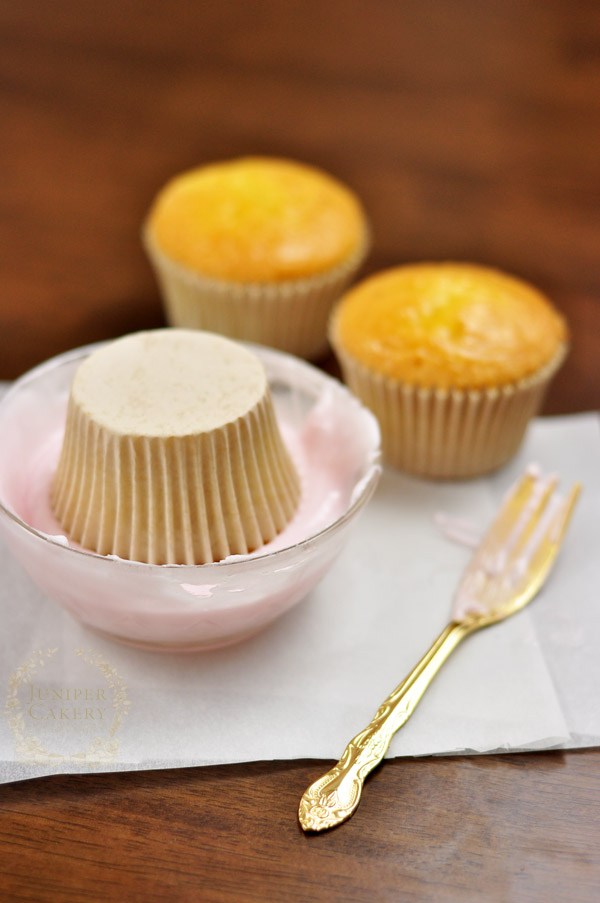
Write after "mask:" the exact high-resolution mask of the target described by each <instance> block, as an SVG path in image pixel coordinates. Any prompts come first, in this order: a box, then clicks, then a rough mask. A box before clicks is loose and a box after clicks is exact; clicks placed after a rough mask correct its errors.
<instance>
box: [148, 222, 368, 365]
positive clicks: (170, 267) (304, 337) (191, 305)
mask: <svg viewBox="0 0 600 903" xmlns="http://www.w3.org/2000/svg"><path fill="white" fill-rule="evenodd" d="M143 241H144V246H145V248H146V252H147V254H148V257H149V258H150V261H151V263H152V265H153V267H154V270H155V273H156V277H157V279H158V282H159V285H160V288H161V293H162V297H163V301H164V304H165V311H166V315H167V320H168V322H169V324H170V325H171V326H183V327H186V328H191V329H205V330H208V331H210V332H218V333H220V334H221V335H226V336H229V337H230V338H234V339H243V340H245V341H248V342H257V343H258V344H260V345H270V346H271V347H272V348H279V349H280V350H281V351H287V352H288V353H289V354H295V355H296V356H297V357H303V358H307V359H308V360H314V359H316V358H318V357H321V356H322V355H323V354H325V353H326V351H327V349H328V343H327V323H328V321H329V316H330V313H331V310H332V308H333V305H334V304H335V302H336V301H337V300H338V299H339V298H340V296H341V295H342V293H343V292H344V290H345V288H346V287H347V285H348V284H349V282H350V280H351V279H352V277H353V276H354V274H355V272H356V271H357V270H358V268H359V267H360V265H361V264H362V262H363V261H364V259H365V257H366V255H367V251H368V248H369V237H368V234H367V233H366V232H365V235H364V237H363V239H362V241H361V242H360V244H359V246H358V247H357V249H356V251H355V252H354V253H353V254H352V256H350V257H349V258H348V260H347V261H345V262H344V263H342V264H340V265H339V266H337V267H335V268H332V269H331V270H329V271H327V272H326V273H322V274H319V275H317V276H311V277H308V278H306V279H296V280H288V281H285V282H273V283H248V284H243V283H234V282H227V281H219V280H216V279H210V278H207V277H203V276H200V275H198V274H196V273H194V272H192V271H191V270H188V269H186V268H185V267H183V266H180V265H179V264H176V263H174V262H173V261H172V260H170V259H169V258H168V257H167V256H166V255H165V254H163V253H162V251H161V250H160V249H159V248H158V247H157V244H156V242H155V241H153V240H152V238H151V237H150V235H149V232H148V231H146V232H145V233H144V235H143Z"/></svg>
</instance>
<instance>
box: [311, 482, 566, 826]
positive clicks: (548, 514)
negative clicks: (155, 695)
mask: <svg viewBox="0 0 600 903" xmlns="http://www.w3.org/2000/svg"><path fill="white" fill-rule="evenodd" d="M557 482H558V480H557V478H556V477H555V476H549V477H545V476H543V475H542V474H541V473H540V472H539V470H538V469H537V468H535V467H531V468H529V470H528V471H527V473H526V474H525V476H524V477H523V478H522V479H521V480H520V481H519V482H518V483H517V485H516V486H515V487H514V489H513V490H512V491H511V492H510V494H509V495H508V496H507V498H506V500H505V502H504V504H503V505H502V507H501V509H500V511H499V513H498V515H497V517H496V519H495V520H494V522H493V523H492V525H491V527H490V528H489V530H488V532H487V533H486V535H485V537H484V538H483V540H482V542H481V545H480V546H479V548H478V549H477V551H476V552H475V554H474V556H473V558H472V559H471V562H470V563H469V565H468V567H467V569H466V571H465V573H464V575H463V578H462V580H461V582H460V585H459V587H458V590H457V593H456V596H455V601H454V607H453V612H452V620H451V621H450V623H449V624H448V626H447V627H446V628H445V630H443V631H442V633H441V634H440V635H439V637H438V638H437V640H436V641H435V642H434V644H433V646H432V647H431V649H429V651H428V652H426V653H425V655H424V656H423V658H422V659H421V661H420V662H419V663H418V665H417V666H416V667H415V668H414V669H413V670H412V671H411V672H410V674H409V675H408V676H407V677H406V678H405V679H404V680H403V681H402V683H401V684H399V685H398V686H397V687H396V689H395V690H393V691H392V693H390V695H389V696H388V698H387V699H386V700H385V702H383V703H382V705H381V706H380V707H379V709H378V710H377V712H376V713H375V717H374V718H373V720H372V721H371V723H370V724H369V725H368V726H367V727H366V728H365V729H364V730H363V731H361V732H360V733H359V734H357V735H356V736H355V737H354V738H353V739H352V740H351V741H350V743H349V744H348V746H347V747H346V749H345V750H344V752H343V754H342V757H341V759H340V760H339V762H338V763H337V765H335V766H334V767H333V768H332V769H331V771H328V772H327V774H324V775H323V776H322V777H320V778H319V779H318V780H316V781H315V782H314V783H313V784H311V785H310V787H308V789H307V790H306V791H305V792H304V794H303V796H302V799H301V801H300V808H299V811H298V818H299V819H300V824H301V826H302V828H303V829H304V830H305V831H324V830H326V829H327V828H333V827H335V826H336V825H339V824H341V823H342V822H343V821H345V820H346V819H347V818H349V817H350V816H351V815H352V813H353V812H354V811H355V810H356V808H357V807H358V804H359V802H360V797H361V792H362V787H363V783H364V780H365V778H366V777H367V775H368V774H369V773H370V772H371V771H372V770H373V769H374V768H375V767H376V766H377V765H378V764H379V763H380V762H381V760H382V759H383V757H384V755H385V753H386V752H387V749H388V747H389V745H390V740H391V739H392V736H393V734H395V732H396V731H397V730H398V728H400V727H402V725H403V724H404V723H405V722H406V721H407V720H408V719H409V718H410V716H411V715H412V713H413V712H414V710H415V708H416V707H417V705H418V703H419V701H420V699H421V697H422V696H423V693H424V692H425V690H426V689H427V687H428V686H429V684H430V683H431V681H432V679H433V678H434V676H435V674H436V673H437V672H438V670H439V669H440V667H441V666H442V664H443V663H444V662H445V660H446V659H447V658H448V656H449V655H450V653H451V652H452V651H453V650H454V649H455V648H456V647H457V646H458V644H459V643H460V642H461V640H463V639H464V638H465V637H466V636H468V635H469V634H470V633H473V631H475V630H479V629H480V628H481V627H488V626H489V625H490V624H496V623H497V622H498V621H503V620H504V619H505V618H508V617H510V615H512V614H514V613H515V612H516V611H519V610H520V609H521V608H523V607H524V606H525V605H527V603H528V602H530V601H531V599H533V597H534V596H535V595H536V593H537V592H538V591H539V589H540V587H541V586H542V584H543V583H544V581H545V579H546V577H547V576H548V573H549V572H550V569H551V567H552V564H553V562H554V559H555V558H556V554H557V552H558V550H559V548H560V545H561V543H562V539H563V536H564V533H565V530H566V528H567V524H568V522H569V519H570V517H571V514H572V512H573V508H574V506H575V502H576V500H577V496H578V495H579V492H580V489H581V486H580V485H579V484H575V485H574V486H573V488H572V489H571V491H570V493H569V495H568V496H567V497H566V498H561V497H560V496H558V494H557V493H556V487H557Z"/></svg>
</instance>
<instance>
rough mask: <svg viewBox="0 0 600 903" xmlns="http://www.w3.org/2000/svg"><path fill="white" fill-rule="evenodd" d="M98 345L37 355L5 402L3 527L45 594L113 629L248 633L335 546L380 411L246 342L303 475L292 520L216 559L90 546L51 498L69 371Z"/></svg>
mask: <svg viewBox="0 0 600 903" xmlns="http://www.w3.org/2000/svg"><path fill="white" fill-rule="evenodd" d="M97 347H100V346H99V345H91V346H87V347H85V348H79V349H76V350H74V351H70V352H68V353H67V354H63V355H60V356H59V357H56V358H53V359H52V360H49V361H47V362H46V363H44V364H41V365H40V366H39V367H36V368H35V369H34V370H31V371H30V372H29V373H27V374H25V376H23V377H21V379H19V380H17V382H16V383H15V384H14V385H13V386H12V388H11V389H10V390H9V391H8V392H7V394H6V395H5V397H4V398H3V399H2V401H1V402H0V435H2V444H1V447H0V532H1V533H2V535H3V536H4V538H5V540H6V542H7V544H8V546H9V548H10V549H11V551H12V553H13V555H14V556H15V558H16V559H17V560H18V561H19V563H20V564H21V566H22V567H23V569H24V570H25V571H26V572H27V573H28V574H29V576H30V577H31V579H32V580H33V581H34V582H35V583H36V584H37V585H38V586H39V587H40V588H41V589H42V590H43V591H44V592H45V593H46V594H47V595H48V596H50V597H51V598H52V599H54V600H55V601H56V602H58V603H59V604H60V605H62V606H63V607H64V608H65V609H67V611H69V612H70V613H71V614H72V615H73V616H74V617H76V618H77V619H78V620H79V621H81V622H82V623H83V624H86V625H87V626H88V627H91V628H93V629H94V630H97V631H100V632H101V633H103V634H104V635H107V636H109V637H111V638H113V639H115V640H119V641H121V642H125V643H130V644H134V645H137V646H143V647H149V648H154V649H163V650H169V651H172V650H174V649H180V650H187V651H192V650H199V649H209V648H215V647H218V646H224V645H228V644H230V643H234V642H237V641H239V640H241V639H243V638H245V637H247V636H250V635H252V634H253V633H256V632H257V631H259V630H261V629H262V628H263V627H265V626H266V625H267V624H269V623H270V622H271V621H273V620H274V619H275V618H277V617H278V616H279V615H281V614H283V612H285V611H287V610H288V609H289V608H291V606H292V605H295V604H296V603H297V602H299V601H300V599H302V598H303V597H304V596H306V594H307V593H308V592H310V590H311V589H312V588H313V587H314V586H315V584H316V583H317V582H318V581H319V580H320V579H321V577H322V576H323V575H324V574H325V572H326V571H327V569H328V568H329V566H330V565H331V563H332V562H333V560H334V558H335V556H336V555H337V554H338V552H339V551H340V550H341V548H342V546H343V543H344V541H345V539H346V536H347V531H348V528H349V527H350V524H351V522H352V521H353V520H354V519H355V518H356V516H357V514H358V513H359V511H360V510H361V509H362V508H363V506H364V505H365V503H366V502H367V501H368V499H369V498H370V496H371V495H372V493H373V490H374V488H375V486H376V484H377V480H378V478H379V473H380V466H379V445H380V435H379V427H378V425H377V421H376V420H375V418H374V417H373V415H372V414H371V413H370V412H369V411H368V410H367V409H366V408H364V407H363V406H362V405H361V404H360V402H358V401H357V399H355V398H354V396H353V395H351V394H350V392H349V391H348V390H347V389H346V388H345V387H344V386H343V385H342V384H341V383H339V382H338V381H337V380H334V379H332V378H331V377H329V376H327V375H326V374H324V373H322V372H321V371H320V370H317V369H316V368H314V367H312V366H310V365H309V364H306V363H304V362H303V361H300V360H298V359H296V358H294V357H291V356H290V355H287V354H283V353H282V352H278V351H274V350H272V349H267V348H263V347H261V346H252V345H251V346H249V347H250V348H252V350H253V351H254V352H255V353H256V354H257V355H258V356H259V357H260V359H261V360H262V362H263V364H264V366H265V369H266V371H267V377H268V380H269V383H270V386H271V392H272V395H273V400H274V403H275V409H276V412H277V417H278V421H279V424H280V427H281V430H282V434H283V437H284V440H285V441H286V442H287V444H288V446H289V447H290V451H291V453H292V456H293V457H294V458H295V460H296V464H297V466H298V469H299V470H300V474H301V478H302V486H303V489H302V500H301V503H300V508H299V511H298V513H297V514H296V516H295V517H294V518H293V519H292V521H291V522H290V524H289V525H288V527H287V528H286V529H285V530H284V531H283V532H282V533H281V534H279V536H277V537H276V538H275V539H274V540H273V541H272V542H271V543H268V544H267V545H265V546H263V547H262V548H261V549H259V550H258V551H257V552H254V553H252V554H251V555H245V556H232V557H229V558H226V559H224V560H223V561H220V562H218V563H215V564H203V565H152V564H146V563H142V562H137V561H128V560H125V559H122V558H117V557H115V556H103V555H98V554H96V553H95V552H90V551H88V550H85V549H82V548H81V547H78V546H77V545H76V544H75V543H71V542H70V541H69V540H68V538H67V537H66V536H65V535H64V533H61V527H60V525H59V524H58V523H57V522H56V520H55V519H54V516H53V514H52V511H51V509H50V505H49V500H48V499H49V486H50V482H51V479H52V475H53V473H54V470H55V467H56V462H57V460H58V455H59V453H60V448H61V444H62V436H63V432H64V420H65V413H66V406H67V400H68V395H69V389H70V385H71V380H72V378H73V375H74V372H75V370H76V368H77V366H78V365H79V363H80V362H81V361H82V360H83V359H84V358H85V357H87V356H88V355H89V354H90V353H91V352H92V351H93V350H95V349H96V348H97Z"/></svg>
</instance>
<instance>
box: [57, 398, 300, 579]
mask: <svg viewBox="0 0 600 903" xmlns="http://www.w3.org/2000/svg"><path fill="white" fill-rule="evenodd" d="M299 498H300V481H299V478H298V475H297V473H296V470H295V467H294V465H293V463H292V461H291V458H290V456H289V454H288V452H287V449H286V448H285V446H284V445H283V442H282V440H281V437H280V435H279V430H278V427H277V424H276V421H275V413H274V409H273V404H272V400H271V396H270V393H267V394H265V396H263V398H262V399H261V400H260V402H259V403H258V404H257V405H256V406H255V407H254V408H253V409H252V410H251V411H249V412H248V413H247V414H245V415H244V416H243V417H240V418H238V419H237V420H235V421H233V422H232V423H228V424H226V425H225V426H223V427H221V428H220V429H216V430H212V431H209V432H207V433H198V434H194V435H189V436H176V437H169V438H167V439H162V438H156V437H152V438H149V437H145V436H123V435H119V434H115V433H110V432H108V431H107V430H105V429H103V428H101V427H99V426H98V425H97V424H96V423H95V422H93V421H92V420H91V419H90V418H89V416H88V415H87V414H86V413H85V412H84V411H82V410H81V409H80V408H79V407H77V406H76V405H75V404H74V403H73V401H72V400H71V401H70V402H69V407H68V411H67V422H66V427H65V443H64V446H63V451H62V455H61V459H60V462H59V466H58V470H57V473H56V477H55V482H54V486H53V508H54V511H55V513H56V516H57V517H58V519H59V521H60V523H61V524H62V526H63V527H64V529H65V530H66V531H67V533H68V534H69V536H70V537H71V538H72V539H73V540H75V541H76V542H79V543H80V544H81V545H82V546H84V548H87V549H91V550H92V551H95V552H98V553H100V554H102V555H118V556H119V557H120V558H128V559H131V560H135V561H144V562H149V563H151V564H206V563H209V562H213V561H220V560H221V559H223V558H226V557H227V556H228V555H236V554H237V555H244V554H246V553H248V552H251V551H253V550H254V549H257V548H260V547H261V546H262V545H263V544H264V543H266V542H269V541H270V540H271V539H273V538H274V537H275V536H276V535H277V533H279V532H280V531H281V530H282V529H283V528H284V527H285V526H286V524H287V523H288V521H289V520H290V519H291V517H292V516H293V514H294V513H295V511H296V508H297V505H298V501H299Z"/></svg>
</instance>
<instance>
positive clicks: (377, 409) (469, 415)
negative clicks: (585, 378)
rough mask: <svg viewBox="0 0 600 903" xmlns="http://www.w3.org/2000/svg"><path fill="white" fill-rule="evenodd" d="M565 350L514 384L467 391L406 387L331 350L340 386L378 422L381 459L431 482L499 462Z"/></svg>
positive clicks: (516, 440) (519, 435)
mask: <svg viewBox="0 0 600 903" xmlns="http://www.w3.org/2000/svg"><path fill="white" fill-rule="evenodd" d="M566 351H567V349H566V346H564V347H562V348H561V349H560V350H559V351H558V352H557V354H556V355H555V356H554V358H552V360H551V361H550V362H549V363H548V364H547V365H546V366H545V367H543V368H541V369H540V370H539V371H538V372H537V373H534V374H533V375H531V376H529V377H527V378H526V379H523V380H521V381H519V382H517V383H514V384H512V385H507V386H502V387H500V388H497V389H481V390H476V391H468V390H458V389H452V390H445V389H424V388H420V387H417V386H411V385H407V384H406V383H402V382H400V381H398V380H393V379H389V378H387V377H385V376H382V375H381V374H379V373H375V372H373V371H371V370H369V369H368V368H367V367H365V366H364V365H363V364H360V363H359V362H357V361H356V360H355V359H354V358H352V357H351V356H350V355H348V354H347V353H346V352H345V351H344V350H343V349H342V348H340V347H339V345H337V344H336V347H335V352H336V355H337V357H338V359H339V361H340V364H341V367H342V371H343V374H344V379H345V381H346V383H347V384H348V386H349V387H350V389H351V390H352V391H353V392H354V394H355V395H357V396H358V398H360V399H361V401H362V402H363V403H364V404H365V405H366V406H367V407H369V408H370V409H371V411H373V413H374V414H375V416H376V417H377V419H378V420H379V424H380V426H381V433H382V447H383V456H384V458H385V460H386V461H387V462H388V463H389V464H392V465H393V466H394V467H397V468H399V469H401V470H405V471H407V472H409V473H413V474H416V475H419V476H423V477H431V478H436V479H455V478H462V477H475V476H479V475H481V474H485V473H489V472H490V471H493V470H496V469H497V468H499V467H501V466H502V465H503V464H505V463H506V462H507V461H508V460H509V459H510V458H511V457H512V456H513V455H514V454H515V452H516V451H517V449H518V447H519V445H520V444H521V442H522V440H523V437H524V434H525V430H526V428H527V424H528V423H529V421H530V420H531V418H532V417H534V416H535V414H536V413H537V412H538V411H539V409H540V407H541V405H542V402H543V399H544V394H545V392H546V389H547V388H548V385H549V383H550V381H551V379H552V377H553V376H554V374H555V373H556V371H557V370H558V368H559V367H560V365H561V364H562V362H563V360H564V358H565V356H566Z"/></svg>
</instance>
